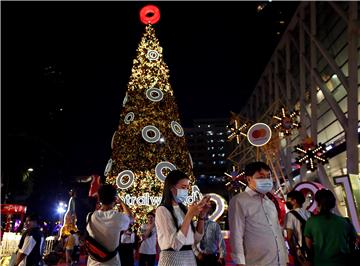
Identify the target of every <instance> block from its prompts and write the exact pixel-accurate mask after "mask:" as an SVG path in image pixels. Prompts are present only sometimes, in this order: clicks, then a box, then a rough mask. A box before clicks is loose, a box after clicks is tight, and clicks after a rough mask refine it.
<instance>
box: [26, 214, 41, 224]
mask: <svg viewBox="0 0 360 266" xmlns="http://www.w3.org/2000/svg"><path fill="white" fill-rule="evenodd" d="M26 218H28V219H29V221H31V222H37V223H38V222H39V216H38V215H37V214H36V213H30V214H29V215H28V216H26Z"/></svg>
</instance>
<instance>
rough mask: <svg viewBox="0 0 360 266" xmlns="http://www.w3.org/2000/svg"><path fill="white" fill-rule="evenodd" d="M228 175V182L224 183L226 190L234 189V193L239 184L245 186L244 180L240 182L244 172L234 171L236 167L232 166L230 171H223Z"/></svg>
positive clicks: (238, 188)
mask: <svg viewBox="0 0 360 266" xmlns="http://www.w3.org/2000/svg"><path fill="white" fill-rule="evenodd" d="M224 174H225V175H226V176H227V177H228V179H227V180H228V182H227V183H226V184H225V186H226V187H227V189H228V190H230V191H234V192H235V193H237V192H239V191H240V189H241V186H246V184H245V183H244V182H242V181H241V180H240V179H241V178H243V177H244V176H245V172H244V171H241V172H238V171H236V167H235V166H233V167H232V171H231V173H230V174H229V173H227V172H225V173H224Z"/></svg>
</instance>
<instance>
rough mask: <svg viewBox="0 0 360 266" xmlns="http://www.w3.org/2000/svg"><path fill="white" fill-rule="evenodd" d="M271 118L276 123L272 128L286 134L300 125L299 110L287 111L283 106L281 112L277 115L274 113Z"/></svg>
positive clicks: (289, 133)
mask: <svg viewBox="0 0 360 266" xmlns="http://www.w3.org/2000/svg"><path fill="white" fill-rule="evenodd" d="M273 118H274V119H275V120H276V121H277V124H275V125H274V129H278V130H280V132H282V133H284V134H285V135H286V136H289V135H291V132H292V130H293V129H295V128H299V127H300V123H299V122H298V119H299V112H297V111H294V112H292V113H288V112H287V111H286V110H285V108H284V107H282V108H281V113H280V114H279V115H274V116H273Z"/></svg>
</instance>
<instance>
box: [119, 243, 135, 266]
mask: <svg viewBox="0 0 360 266" xmlns="http://www.w3.org/2000/svg"><path fill="white" fill-rule="evenodd" d="M119 255H120V261H121V266H134V244H120V247H119Z"/></svg>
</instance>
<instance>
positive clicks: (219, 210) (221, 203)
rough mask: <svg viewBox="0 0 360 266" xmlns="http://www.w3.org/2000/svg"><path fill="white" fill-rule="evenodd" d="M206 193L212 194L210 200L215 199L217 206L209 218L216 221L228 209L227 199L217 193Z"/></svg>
mask: <svg viewBox="0 0 360 266" xmlns="http://www.w3.org/2000/svg"><path fill="white" fill-rule="evenodd" d="M206 195H208V196H210V201H213V202H214V203H215V206H216V208H215V211H214V212H213V213H212V214H211V215H210V216H209V220H212V221H214V222H216V220H217V219H219V218H220V217H221V216H222V215H223V213H224V212H225V210H226V209H227V204H226V200H225V199H224V198H223V197H222V196H220V195H219V194H216V193H209V194H206Z"/></svg>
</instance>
